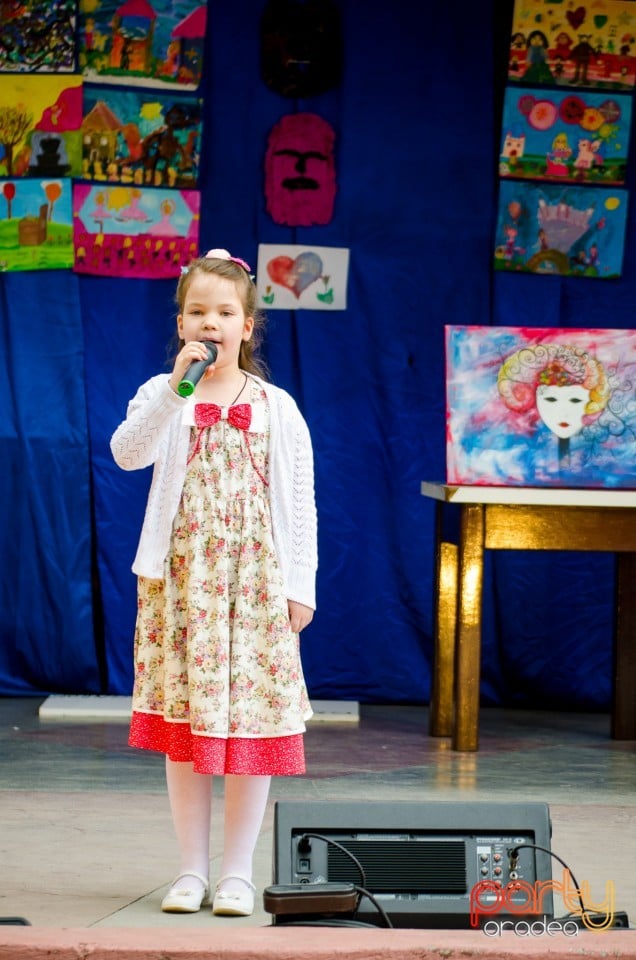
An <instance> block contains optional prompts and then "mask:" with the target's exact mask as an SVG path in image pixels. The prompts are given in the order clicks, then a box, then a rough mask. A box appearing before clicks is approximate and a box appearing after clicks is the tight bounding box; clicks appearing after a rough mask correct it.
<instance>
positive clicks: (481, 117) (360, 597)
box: [0, 0, 636, 709]
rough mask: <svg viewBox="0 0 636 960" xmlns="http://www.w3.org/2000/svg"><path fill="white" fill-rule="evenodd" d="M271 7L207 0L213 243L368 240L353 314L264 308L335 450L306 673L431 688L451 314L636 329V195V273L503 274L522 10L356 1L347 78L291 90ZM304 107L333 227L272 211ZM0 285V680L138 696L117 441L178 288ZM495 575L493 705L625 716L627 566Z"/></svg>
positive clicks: (322, 438) (604, 563)
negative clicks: (510, 118)
mask: <svg viewBox="0 0 636 960" xmlns="http://www.w3.org/2000/svg"><path fill="white" fill-rule="evenodd" d="M263 6H264V4H263V3H262V2H257V0H245V3H244V4H242V5H241V7H237V6H236V5H232V4H219V5H217V4H211V5H210V19H209V29H208V40H207V49H206V60H205V81H204V89H203V94H204V96H205V111H204V131H205V136H204V150H203V156H202V166H203V177H202V183H201V190H202V204H201V211H202V214H201V247H202V249H203V250H205V249H208V248H210V247H215V246H221V247H227V248H228V249H230V250H232V251H233V252H235V253H236V254H238V255H240V256H242V257H244V258H245V259H247V260H248V261H249V262H250V263H252V264H253V265H255V264H256V259H257V251H258V244H259V243H278V242H280V243H301V244H310V245H326V246H346V247H349V248H350V251H351V266H350V276H349V297H348V307H347V310H346V311H342V312H333V313H329V312H318V311H316V312H312V311H297V312H286V311H272V312H271V313H270V315H269V318H268V324H267V337H266V355H267V360H268V363H269V366H270V370H271V375H272V379H273V380H274V382H276V383H278V384H279V385H280V386H282V387H285V388H287V389H289V390H290V392H292V393H293V394H294V396H295V397H296V398H297V400H298V402H299V404H300V406H301V409H302V410H303V413H304V414H305V416H306V418H307V420H308V423H309V426H310V429H311V431H312V435H313V440H314V447H315V457H316V487H317V499H318V510H319V551H320V569H319V575H318V604H319V609H318V612H317V615H316V617H315V619H314V622H313V623H312V624H311V626H310V627H309V628H308V630H307V631H306V632H305V633H304V634H303V639H302V648H303V655H304V664H305V669H306V674H307V680H308V685H309V689H310V693H311V695H312V696H313V697H314V698H346V699H357V700H361V701H365V702H373V701H375V702H381V701H384V702H395V703H406V702H417V703H420V702H427V700H428V697H429V694H430V665H431V654H432V639H431V631H432V587H433V524H434V510H433V505H432V504H431V503H430V502H429V501H427V500H425V499H424V498H423V497H421V495H420V482H421V480H423V479H432V480H441V479H443V478H444V474H445V450H444V443H445V398H444V356H443V327H444V324H447V323H454V324H458V323H464V324H491V323H494V324H501V325H514V324H523V325H527V326H533V325H534V326H546V325H558V326H563V327H567V326H571V327H575V326H576V327H580V326H599V327H630V326H631V325H632V316H633V306H634V301H635V300H636V279H635V278H636V274H635V272H634V257H635V256H636V242H635V241H636V231H635V228H634V214H633V204H632V207H631V211H630V215H629V223H628V233H627V243H626V257H625V267H624V274H623V277H622V278H621V279H620V280H619V281H616V282H606V281H594V280H575V279H560V278H558V277H545V276H544V277H527V276H523V277H522V276H507V275H502V274H497V275H493V272H492V270H491V259H492V251H493V242H494V240H493V227H494V221H495V208H496V196H497V158H498V149H499V147H498V141H499V118H500V109H501V100H502V94H503V89H504V86H505V63H506V57H507V51H508V39H509V25H510V20H511V14H512V3H511V2H507V3H506V4H495V3H494V0H487V2H484V3H482V4H480V5H479V9H478V10H476V11H475V12H474V14H473V15H472V16H471V19H470V25H469V26H468V24H466V25H465V27H462V26H461V25H460V23H459V22H458V16H460V14H459V13H458V11H457V8H456V6H453V5H452V4H436V5H433V4H420V5H419V6H417V5H416V6H415V7H414V8H413V9H412V10H410V9H409V12H408V29H405V20H404V17H403V16H396V14H395V10H394V9H393V7H392V6H391V5H390V4H386V2H385V0H366V2H365V3H364V4H360V3H358V2H356V0H340V2H339V3H338V7H339V9H340V12H341V19H342V34H343V47H344V70H343V76H342V81H341V83H340V85H339V86H338V88H337V89H335V90H331V91H329V92H328V93H325V94H322V95H320V96H318V97H314V98H310V99H307V100H295V101H294V100H288V99H285V98H284V97H281V96H280V95H278V94H276V93H274V92H273V91H271V90H269V88H268V87H267V86H266V85H265V84H264V82H263V80H262V78H261V76H260V62H259V20H260V15H261V12H262V9H263ZM301 110H302V111H308V112H315V113H317V114H319V115H320V116H322V117H324V118H325V119H326V120H327V121H328V122H329V123H330V124H331V125H332V126H333V127H334V129H335V131H336V136H337V141H336V169H337V180H338V193H337V197H336V205H335V211H334V217H333V220H332V222H331V223H330V224H328V225H326V226H320V227H306V228H290V227H284V226H281V225H278V224H275V223H273V221H272V220H271V219H270V217H269V216H268V214H267V212H266V210H265V202H264V189H263V161H264V155H265V149H266V143H267V137H268V134H269V132H270V130H271V128H272V127H273V125H274V124H275V123H276V122H277V121H278V120H279V119H280V118H281V116H283V115H284V114H286V113H293V112H296V111H301ZM633 166H634V164H633V163H631V164H630V175H631V174H632V172H633ZM0 284H1V285H2V287H1V290H2V298H1V301H0V325H1V327H2V331H3V334H2V335H3V340H4V343H5V345H6V349H5V358H6V365H7V368H6V373H5V383H4V385H3V390H4V391H5V392H4V394H3V396H4V398H5V403H4V407H3V409H4V410H5V411H6V413H5V417H4V418H3V419H4V420H5V424H4V426H3V431H2V444H1V449H2V458H3V463H6V464H7V467H5V470H4V472H3V474H4V475H3V479H2V483H3V484H4V487H3V493H4V502H5V512H6V514H7V516H8V521H7V525H6V529H5V531H4V533H3V537H4V540H3V547H4V549H3V552H2V555H1V556H2V560H1V562H2V564H3V571H2V573H3V576H2V583H3V587H2V589H3V600H4V601H5V602H4V603H3V614H2V616H3V623H2V638H1V642H2V653H1V654H0V693H9V692H13V693H15V692H23V693H35V692H38V691H42V690H50V689H64V690H73V691H74V692H78V693H82V692H90V691H93V690H95V689H96V688H97V686H98V685H99V684H100V683H101V689H102V690H103V691H104V692H106V691H107V692H110V693H128V692H130V688H131V684H132V675H131V669H132V635H133V627H134V618H135V581H134V577H133V575H132V573H131V572H130V565H131V562H132V559H133V555H134V552H135V547H136V543H137V537H138V534H139V529H140V525H141V518H142V515H143V509H144V504H145V496H146V492H147V488H148V483H149V479H150V477H149V472H147V471H143V472H141V473H139V474H127V473H123V472H122V471H120V470H118V468H117V467H116V466H115V465H114V463H113V462H112V459H111V456H110V450H109V446H108V444H109V439H110V436H111V434H112V432H113V430H114V429H115V427H116V426H117V424H118V422H119V421H120V420H121V418H122V417H123V416H124V413H125V409H126V404H127V402H128V400H129V399H130V398H131V397H132V395H133V394H134V393H135V391H136V389H137V387H138V386H139V384H140V383H141V382H142V381H143V380H144V379H146V378H147V377H148V376H150V375H151V374H153V373H155V372H158V371H160V370H161V369H164V364H165V361H166V347H167V345H168V344H169V342H170V340H171V338H172V335H173V331H174V316H175V308H174V303H173V298H174V286H175V285H174V283H172V282H168V281H156V282H147V281H134V280H119V281H118V280H106V279H102V278H99V277H81V278H76V277H73V276H72V275H70V274H59V273H55V274H54V275H50V274H49V275H47V274H45V273H39V274H36V273H32V274H15V275H11V276H8V275H2V276H1V277H0ZM27 308H28V309H27ZM70 326H72V329H68V328H69V327H70ZM63 327H64V329H62V328H63ZM55 331H57V333H56V332H55ZM18 337H20V343H21V344H22V347H21V349H20V350H19V351H18V350H16V349H15V348H14V347H13V346H12V345H14V344H16V343H17V342H18V339H17V338H18ZM62 340H63V341H64V349H65V350H70V351H71V354H70V356H69V355H65V354H63V352H62ZM82 361H84V362H82ZM27 366H28V377H27V372H26V369H25V367H27ZM32 371H36V372H35V373H33V372H32ZM25 379H26V383H25ZM27 388H28V389H27ZM36 403H37V409H38V411H40V412H39V413H38V415H37V416H38V417H39V418H40V419H37V420H36V417H35V413H33V414H32V416H33V418H34V419H33V423H35V422H37V424H38V426H37V437H38V442H37V444H36V442H35V439H31V438H30V434H29V430H31V427H30V426H28V424H29V423H30V421H29V416H30V414H29V411H33V410H34V409H35V404H36ZM42 423H44V424H45V426H42ZM43 445H44V448H45V450H46V453H45V452H44V451H43V450H42V446H43ZM36 446H37V449H38V457H39V458H40V459H39V460H38V462H37V463H35V461H34V459H33V458H34V457H35V453H34V451H35V448H36ZM5 451H6V452H5ZM27 454H28V456H27ZM29 458H30V459H29ZM13 464H15V465H16V468H15V470H13V469H10V467H9V465H13ZM91 491H92V496H91V497H89V493H90V492H91ZM92 516H94V538H93V548H94V554H95V557H96V560H97V566H96V570H97V573H98V576H97V577H94V578H93V577H92V571H91V565H90V546H91V518H92ZM487 571H488V576H487V578H486V594H485V599H484V610H485V618H484V637H483V646H484V663H483V687H482V690H483V697H484V700H485V702H488V703H492V704H502V703H512V704H519V705H530V704H531V705H536V706H549V705H552V706H557V707H559V708H571V709H583V708H586V709H587V708H592V709H594V708H598V709H607V707H608V705H609V699H610V679H611V649H612V626H613V613H612V609H613V607H612V603H613V584H614V560H613V558H612V557H611V556H605V555H601V556H598V555H595V556H587V555H583V554H568V553H565V552H555V553H546V554H543V553H541V554H526V553H509V554H497V555H495V556H492V557H489V559H488V563H487ZM93 614H94V619H95V624H94V625H92V623H91V616H92V615H93ZM27 638H28V639H27ZM100 670H101V672H100Z"/></svg>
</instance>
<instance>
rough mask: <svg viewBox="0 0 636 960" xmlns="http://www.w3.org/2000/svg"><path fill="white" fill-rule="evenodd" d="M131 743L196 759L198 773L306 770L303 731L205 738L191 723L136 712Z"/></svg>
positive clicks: (187, 759)
mask: <svg viewBox="0 0 636 960" xmlns="http://www.w3.org/2000/svg"><path fill="white" fill-rule="evenodd" d="M128 743H129V744H130V746H131V747H139V748H140V749H141V750H156V751H157V752H158V753H165V754H167V756H168V757H170V759H171V760H176V761H183V762H186V763H187V762H192V763H193V765H194V770H195V772H196V773H211V774H214V775H215V776H222V775H223V774H226V773H230V774H243V775H246V774H251V775H254V776H279V777H280V776H292V775H294V774H299V773H304V772H305V750H304V742H303V734H302V733H296V734H291V735H290V736H287V737H265V738H263V739H257V738H254V739H248V738H245V737H229V738H228V739H227V740H226V739H224V738H222V737H205V736H199V735H195V734H193V733H192V731H191V730H190V725H189V723H187V722H183V723H179V722H177V723H168V722H167V721H166V720H164V718H163V717H162V716H159V715H158V714H149V713H138V712H137V711H134V712H133V715H132V720H131V723H130V735H129V738H128Z"/></svg>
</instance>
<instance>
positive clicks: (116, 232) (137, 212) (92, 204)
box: [73, 183, 200, 280]
mask: <svg viewBox="0 0 636 960" xmlns="http://www.w3.org/2000/svg"><path fill="white" fill-rule="evenodd" d="M199 205H200V194H199V191H198V190H162V189H153V188H146V187H136V186H120V185H112V184H87V183H75V185H74V188H73V242H74V248H75V263H74V269H75V271H76V273H93V274H98V275H99V276H116V277H143V278H145V279H149V280H152V279H157V278H162V277H178V276H179V274H180V273H181V267H182V266H185V265H186V264H188V263H189V262H190V261H191V260H192V259H193V258H194V257H195V256H196V254H197V250H198V246H199Z"/></svg>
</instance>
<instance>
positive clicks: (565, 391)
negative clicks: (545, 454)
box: [537, 384, 590, 440]
mask: <svg viewBox="0 0 636 960" xmlns="http://www.w3.org/2000/svg"><path fill="white" fill-rule="evenodd" d="M589 401H590V391H589V390H586V389H585V387H581V386H578V385H573V386H564V387H557V386H548V385H546V384H542V385H540V386H538V387H537V410H538V411H539V416H540V417H541V419H542V420H543V422H544V423H545V425H546V427H548V428H549V429H550V430H551V431H552V433H555V434H556V435H557V437H560V438H561V439H562V440H567V439H569V438H570V437H573V436H574V435H575V434H577V433H580V432H581V430H582V428H583V417H584V415H585V411H586V410H587V405H588V403H589Z"/></svg>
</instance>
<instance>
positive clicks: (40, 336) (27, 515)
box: [0, 271, 100, 695]
mask: <svg viewBox="0 0 636 960" xmlns="http://www.w3.org/2000/svg"><path fill="white" fill-rule="evenodd" d="M37 279H38V280H39V278H37ZM34 281H35V277H34V275H31V274H30V275H28V276H24V275H22V276H20V275H14V276H9V275H7V276H3V278H2V287H1V289H0V298H1V299H0V310H1V311H2V325H1V328H0V329H1V331H2V334H1V336H2V361H1V364H2V366H1V370H2V376H0V403H1V409H2V412H3V415H2V418H1V419H0V460H1V462H2V469H1V470H0V499H1V501H2V503H3V505H4V519H3V523H2V525H1V527H0V557H1V558H2V561H1V562H2V578H1V580H0V584H1V586H0V590H1V600H0V624H1V627H0V629H1V638H2V642H1V644H0V690H1V692H2V693H5V694H13V695H19V694H23V693H28V692H31V691H62V692H64V691H65V692H74V691H76V690H78V689H79V690H81V691H86V692H91V691H92V692H98V691H99V690H100V671H99V659H98V655H97V649H96V644H95V638H94V630H93V612H92V598H91V592H92V588H91V506H90V480H89V477H90V473H89V449H88V445H87V442H86V439H87V421H86V396H85V382H84V348H83V337H82V321H81V316H80V311H79V305H78V298H77V279H76V277H74V276H73V275H72V274H71V273H66V272H61V271H60V272H55V274H54V275H51V276H50V277H49V278H48V283H49V285H50V286H49V290H51V289H52V290H54V291H55V295H54V296H51V295H50V294H49V293H47V291H46V284H45V283H39V282H38V283H36V282H34Z"/></svg>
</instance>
